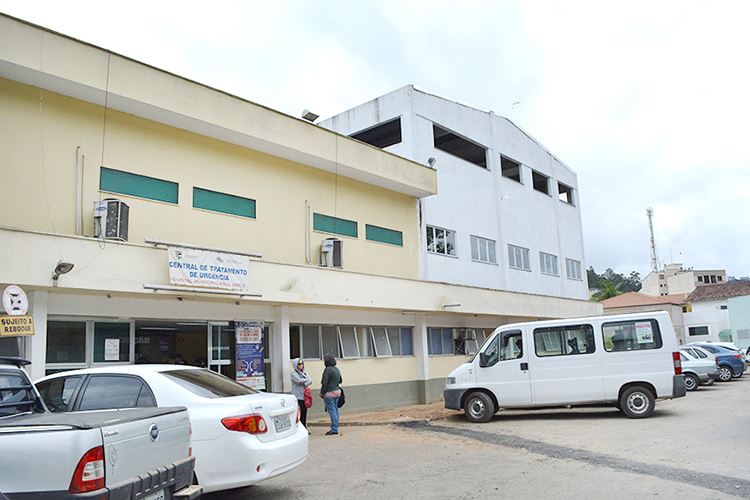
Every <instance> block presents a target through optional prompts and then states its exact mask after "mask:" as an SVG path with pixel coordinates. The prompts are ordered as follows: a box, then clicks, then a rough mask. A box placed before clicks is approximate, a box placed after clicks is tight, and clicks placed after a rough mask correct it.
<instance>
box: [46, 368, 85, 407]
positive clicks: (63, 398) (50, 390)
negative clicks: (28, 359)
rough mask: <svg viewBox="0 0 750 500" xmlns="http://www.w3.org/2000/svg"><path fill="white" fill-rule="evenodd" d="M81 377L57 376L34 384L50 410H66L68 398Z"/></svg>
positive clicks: (71, 395) (68, 402)
mask: <svg viewBox="0 0 750 500" xmlns="http://www.w3.org/2000/svg"><path fill="white" fill-rule="evenodd" d="M81 379H82V377H80V376H79V377H66V378H58V379H54V380H48V381H46V382H42V383H41V384H36V388H37V389H38V390H39V393H40V394H41V395H42V399H43V400H44V403H45V404H46V405H47V408H49V410H50V411H68V405H69V404H70V399H71V398H72V397H73V393H74V392H75V390H76V387H78V384H80V383H81Z"/></svg>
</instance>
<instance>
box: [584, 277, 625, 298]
mask: <svg viewBox="0 0 750 500" xmlns="http://www.w3.org/2000/svg"><path fill="white" fill-rule="evenodd" d="M620 285H621V283H618V284H617V285H615V284H613V283H612V282H611V281H609V280H606V279H605V280H602V281H601V283H600V284H599V291H598V292H596V293H595V294H594V295H592V296H591V299H592V300H595V301H597V302H601V301H602V300H607V299H611V298H612V297H617V296H618V295H621V294H622V292H621V291H620Z"/></svg>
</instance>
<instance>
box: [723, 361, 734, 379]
mask: <svg viewBox="0 0 750 500" xmlns="http://www.w3.org/2000/svg"><path fill="white" fill-rule="evenodd" d="M733 376H734V372H733V371H732V368H730V367H729V366H726V365H724V366H720V367H719V381H720V382H728V381H730V380H732V377H733Z"/></svg>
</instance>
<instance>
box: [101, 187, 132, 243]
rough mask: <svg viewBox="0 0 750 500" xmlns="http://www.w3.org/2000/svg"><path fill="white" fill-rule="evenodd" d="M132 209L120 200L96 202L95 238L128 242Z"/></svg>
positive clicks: (109, 199) (110, 199)
mask: <svg viewBox="0 0 750 500" xmlns="http://www.w3.org/2000/svg"><path fill="white" fill-rule="evenodd" d="M129 214H130V208H129V207H128V206H127V205H126V204H125V203H123V202H121V201H120V200H116V199H114V198H107V199H105V200H102V201H95V202H94V238H104V239H108V240H120V241H128V216H129Z"/></svg>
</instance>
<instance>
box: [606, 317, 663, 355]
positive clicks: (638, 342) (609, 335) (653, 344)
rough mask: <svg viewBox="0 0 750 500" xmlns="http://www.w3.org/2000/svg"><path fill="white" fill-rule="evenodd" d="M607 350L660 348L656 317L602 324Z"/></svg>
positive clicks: (659, 333)
mask: <svg viewBox="0 0 750 500" xmlns="http://www.w3.org/2000/svg"><path fill="white" fill-rule="evenodd" d="M602 335H603V337H604V349H605V350H606V351H607V352H616V351H636V350H643V349H660V348H661V346H662V342H661V332H660V331H659V323H658V322H657V321H656V320H655V319H645V320H636V321H619V322H616V323H604V324H603V325H602Z"/></svg>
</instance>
